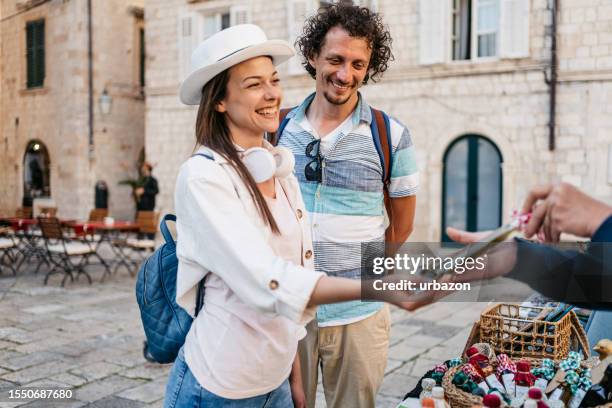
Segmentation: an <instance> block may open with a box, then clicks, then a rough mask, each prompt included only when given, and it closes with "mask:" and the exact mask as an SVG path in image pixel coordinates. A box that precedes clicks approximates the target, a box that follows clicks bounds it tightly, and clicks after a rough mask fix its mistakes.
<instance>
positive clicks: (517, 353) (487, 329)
mask: <svg viewBox="0 0 612 408" xmlns="http://www.w3.org/2000/svg"><path fill="white" fill-rule="evenodd" d="M549 311H552V309H550V308H541V307H526V306H520V305H517V304H507V303H500V304H497V305H495V306H492V307H491V308H489V309H488V310H486V311H485V312H483V313H482V315H481V316H480V322H479V326H480V328H479V341H480V342H481V343H489V344H491V346H493V349H494V350H495V352H496V353H497V354H500V353H505V354H507V355H509V356H510V357H512V358H536V359H540V358H550V359H552V360H562V359H564V358H566V357H567V355H568V353H569V351H570V350H571V349H572V348H573V349H577V348H578V347H579V348H581V349H582V351H583V353H584V356H585V358H588V357H589V356H590V350H589V345H588V341H587V340H586V334H585V332H584V329H583V328H582V326H581V325H580V323H579V322H578V318H577V317H576V314H575V313H574V311H571V312H570V313H568V314H566V315H565V316H564V317H563V318H562V319H561V320H559V321H558V322H546V321H544V320H539V319H534V318H525V317H522V316H524V315H526V314H527V313H528V312H535V313H537V314H538V316H544V315H546V314H547V312H549Z"/></svg>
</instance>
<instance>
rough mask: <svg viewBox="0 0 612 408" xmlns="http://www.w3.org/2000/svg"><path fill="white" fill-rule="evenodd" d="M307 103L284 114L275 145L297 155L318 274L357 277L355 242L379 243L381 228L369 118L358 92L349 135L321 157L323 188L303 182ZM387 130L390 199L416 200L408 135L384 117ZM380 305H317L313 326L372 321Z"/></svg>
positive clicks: (378, 174)
mask: <svg viewBox="0 0 612 408" xmlns="http://www.w3.org/2000/svg"><path fill="white" fill-rule="evenodd" d="M313 99H314V94H312V95H310V96H309V97H308V98H306V99H305V100H304V102H302V104H301V105H300V106H299V107H297V108H296V109H294V110H293V111H292V112H290V113H289V114H288V115H287V118H289V122H288V123H287V126H286V127H285V129H284V131H283V133H282V135H281V137H280V141H279V145H280V146H284V147H287V148H289V149H290V150H291V151H292V152H293V154H294V155H295V173H296V176H297V178H298V180H299V182H300V188H301V191H302V195H303V196H304V203H305V204H306V210H307V211H308V212H309V217H310V223H311V226H312V239H313V244H314V252H315V267H316V269H317V271H322V272H325V273H327V274H328V275H329V276H342V277H348V278H354V279H359V278H360V271H361V243H363V242H384V240H385V229H386V227H387V222H386V218H385V210H384V194H383V180H382V176H383V167H382V164H381V162H380V157H379V155H378V153H377V151H376V147H375V145H374V140H373V139H372V133H371V130H370V123H371V121H372V120H373V118H372V114H371V111H370V107H369V106H368V104H367V103H366V102H365V100H364V98H363V96H362V95H361V94H359V102H358V104H357V106H356V108H355V110H354V111H353V114H352V116H351V119H352V120H351V122H352V124H351V125H350V126H348V127H346V126H344V127H342V129H350V130H349V131H346V130H345V131H344V132H342V130H341V132H342V133H341V134H340V135H338V137H337V138H335V140H334V142H332V144H331V146H330V147H329V149H328V150H327V151H326V152H325V155H324V157H323V165H322V174H323V178H322V182H321V183H317V182H315V181H308V180H306V178H305V175H304V167H305V166H306V164H307V163H308V162H310V161H311V160H312V159H310V158H308V157H306V154H305V150H306V145H308V143H310V142H312V141H313V140H315V137H317V136H316V135H315V134H314V133H315V132H313V131H312V128H311V127H310V124H309V123H308V120H307V118H306V115H305V112H306V109H307V108H308V106H309V105H310V103H311V102H312V100H313ZM390 125H391V126H390V128H391V144H392V153H393V154H392V166H391V178H390V186H389V195H390V196H391V197H392V198H393V197H406V196H411V195H415V194H416V192H417V189H418V184H419V181H418V169H417V163H416V158H415V152H414V146H413V144H412V140H411V137H410V132H409V131H408V129H407V128H406V127H405V126H404V125H402V124H401V123H400V122H399V121H398V120H396V119H394V118H390ZM344 133H346V134H344ZM381 248H382V246H381ZM380 256H384V253H382V254H380ZM381 307H382V303H380V302H361V301H352V302H344V303H336V304H331V305H321V306H319V308H318V310H317V321H318V323H319V326H336V325H342V324H348V323H353V322H356V321H359V320H362V319H365V318H366V317H369V316H371V315H372V314H374V313H376V312H377V311H378V310H380V308H381Z"/></svg>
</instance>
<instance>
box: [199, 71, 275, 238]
mask: <svg viewBox="0 0 612 408" xmlns="http://www.w3.org/2000/svg"><path fill="white" fill-rule="evenodd" d="M229 71H230V70H229V69H226V70H225V71H223V72H221V73H220V74H218V75H217V76H215V77H214V78H213V79H211V80H210V81H208V82H207V83H206V85H204V88H203V89H202V99H201V100H200V108H199V109H198V117H197V120H196V141H197V144H198V145H201V146H206V147H209V148H210V149H212V150H214V151H216V152H217V153H219V154H220V155H222V156H223V157H225V158H226V159H227V161H228V162H229V163H230V165H231V166H232V167H233V168H234V169H235V170H236V172H238V175H239V176H240V177H241V178H242V180H243V181H244V182H245V183H246V185H247V188H248V190H249V193H250V195H251V198H252V199H253V201H254V202H255V205H256V207H257V210H258V211H259V213H260V215H261V217H262V218H263V220H264V221H265V222H266V223H267V224H268V226H270V229H271V230H272V232H274V233H275V234H279V233H280V231H279V229H278V225H277V224H276V221H275V220H274V216H273V215H272V213H271V212H270V208H268V204H267V203H266V200H265V199H264V197H263V195H262V194H261V191H259V188H258V187H257V184H256V183H255V180H254V179H253V177H252V176H251V173H250V172H249V170H248V169H247V168H246V166H245V165H244V163H243V162H242V159H241V158H240V156H239V155H238V151H237V150H236V147H235V145H234V142H233V141H232V137H231V134H230V131H229V127H228V126H227V122H226V118H225V114H224V113H221V112H219V111H217V110H216V109H215V107H216V106H217V104H219V103H220V102H221V101H222V100H223V99H224V98H225V94H226V90H227V83H228V82H229V78H230V72H229ZM221 205H222V204H221Z"/></svg>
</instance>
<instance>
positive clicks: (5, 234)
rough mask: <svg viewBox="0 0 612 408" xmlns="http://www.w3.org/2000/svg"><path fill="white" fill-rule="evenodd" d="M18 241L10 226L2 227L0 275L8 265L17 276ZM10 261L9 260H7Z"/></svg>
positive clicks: (0, 233) (0, 234)
mask: <svg viewBox="0 0 612 408" xmlns="http://www.w3.org/2000/svg"><path fill="white" fill-rule="evenodd" d="M18 253H19V251H18V249H17V243H16V242H15V239H14V238H13V236H12V234H11V231H10V229H9V228H0V275H1V274H2V270H3V269H4V268H6V267H8V269H10V270H11V272H13V275H15V276H17V268H16V266H15V264H16V263H17V254H18ZM7 261H8V262H7Z"/></svg>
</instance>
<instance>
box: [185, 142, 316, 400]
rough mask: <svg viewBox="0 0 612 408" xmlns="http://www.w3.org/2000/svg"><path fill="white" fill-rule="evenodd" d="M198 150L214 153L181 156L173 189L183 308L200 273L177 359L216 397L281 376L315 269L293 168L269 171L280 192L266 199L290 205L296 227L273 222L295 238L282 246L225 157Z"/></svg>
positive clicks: (262, 387)
mask: <svg viewBox="0 0 612 408" xmlns="http://www.w3.org/2000/svg"><path fill="white" fill-rule="evenodd" d="M199 153H203V154H206V155H208V156H210V157H212V158H213V160H209V159H207V158H205V157H201V156H194V157H192V158H190V159H189V160H188V161H187V162H186V163H185V164H184V165H183V166H182V167H181V170H180V172H179V176H178V179H177V183H176V191H175V206H176V213H177V235H178V241H177V256H178V258H179V269H178V275H177V303H179V305H181V306H182V307H184V308H185V309H186V310H187V311H188V312H189V313H191V314H193V311H194V307H195V292H196V286H197V283H198V282H199V281H200V280H201V279H202V278H203V277H204V276H205V275H207V274H208V275H207V276H206V285H205V286H206V289H205V297H204V307H203V309H202V311H201V312H200V314H199V315H198V317H197V318H196V319H195V320H194V323H193V324H192V326H191V330H190V331H189V334H188V336H187V339H186V342H185V358H186V361H187V364H188V366H189V368H190V369H191V371H192V373H193V374H194V376H195V377H196V379H197V380H198V382H199V383H200V384H201V385H202V386H203V387H204V388H206V389H207V390H209V391H211V392H213V393H215V394H217V395H220V396H222V397H225V398H232V399H238V398H248V397H253V396H255V395H261V394H264V393H266V392H269V391H272V390H273V389H275V388H277V387H278V386H279V385H280V384H281V383H282V382H283V381H284V380H285V379H286V378H287V377H288V375H289V372H290V370H291V363H292V362H293V359H294V357H295V352H296V348H297V342H298V340H299V339H300V338H302V337H303V336H304V334H305V330H304V327H303V326H304V325H305V324H306V323H307V322H308V321H310V320H311V319H312V318H313V317H314V311H315V308H306V306H307V304H308V301H309V299H310V295H311V293H312V291H313V289H314V287H315V285H316V283H317V281H318V279H319V278H320V277H321V276H322V275H323V274H321V273H316V272H314V264H313V256H312V242H311V237H310V229H309V228H310V227H309V224H308V221H307V220H306V211H305V209H304V203H303V201H302V199H301V195H300V192H299V185H298V183H297V180H296V179H295V177H294V176H293V175H291V176H289V177H286V178H284V179H277V180H278V186H279V188H280V190H281V191H280V192H278V191H277V197H276V200H274V201H272V205H271V210H272V211H274V210H276V211H277V212H278V211H282V212H281V215H280V216H281V217H282V218H283V219H285V220H287V218H286V217H287V212H286V211H287V208H289V210H290V211H291V212H292V214H293V215H294V218H293V220H295V224H297V226H298V228H297V229H295V228H293V229H292V228H291V225H282V226H281V227H280V228H281V232H282V231H283V230H285V232H287V231H293V233H291V232H290V233H291V234H292V235H293V236H292V237H291V238H290V239H292V240H297V242H296V244H297V245H296V246H295V247H290V248H289V253H288V254H286V253H283V252H285V251H286V250H287V247H285V246H283V244H281V243H279V242H278V239H279V237H278V236H275V235H274V234H273V233H272V232H271V230H270V229H269V227H267V225H266V224H265V223H264V221H263V220H262V219H261V216H260V215H259V212H258V211H257V209H256V207H255V204H254V202H253V200H252V199H251V197H250V195H249V192H248V190H247V187H246V185H245V184H244V183H243V182H242V180H241V179H240V177H239V176H238V174H237V173H236V172H235V171H234V170H233V168H232V167H231V166H230V165H229V163H228V162H227V161H226V160H225V159H224V158H223V157H222V156H221V155H218V154H217V153H215V152H213V151H210V150H208V149H204V148H201V149H200V150H199ZM280 194H283V195H282V196H281V195H280ZM279 200H284V202H285V203H286V204H287V206H288V207H283V206H282V204H283V202H282V201H279ZM279 206H280V207H279ZM276 215H277V214H275V218H276ZM294 226H295V225H294ZM296 232H297V234H296ZM283 239H287V237H283ZM291 248H293V249H291ZM296 261H301V262H300V264H301V265H303V266H301V265H300V264H297V262H296ZM209 271H210V273H208V272H209Z"/></svg>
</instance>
